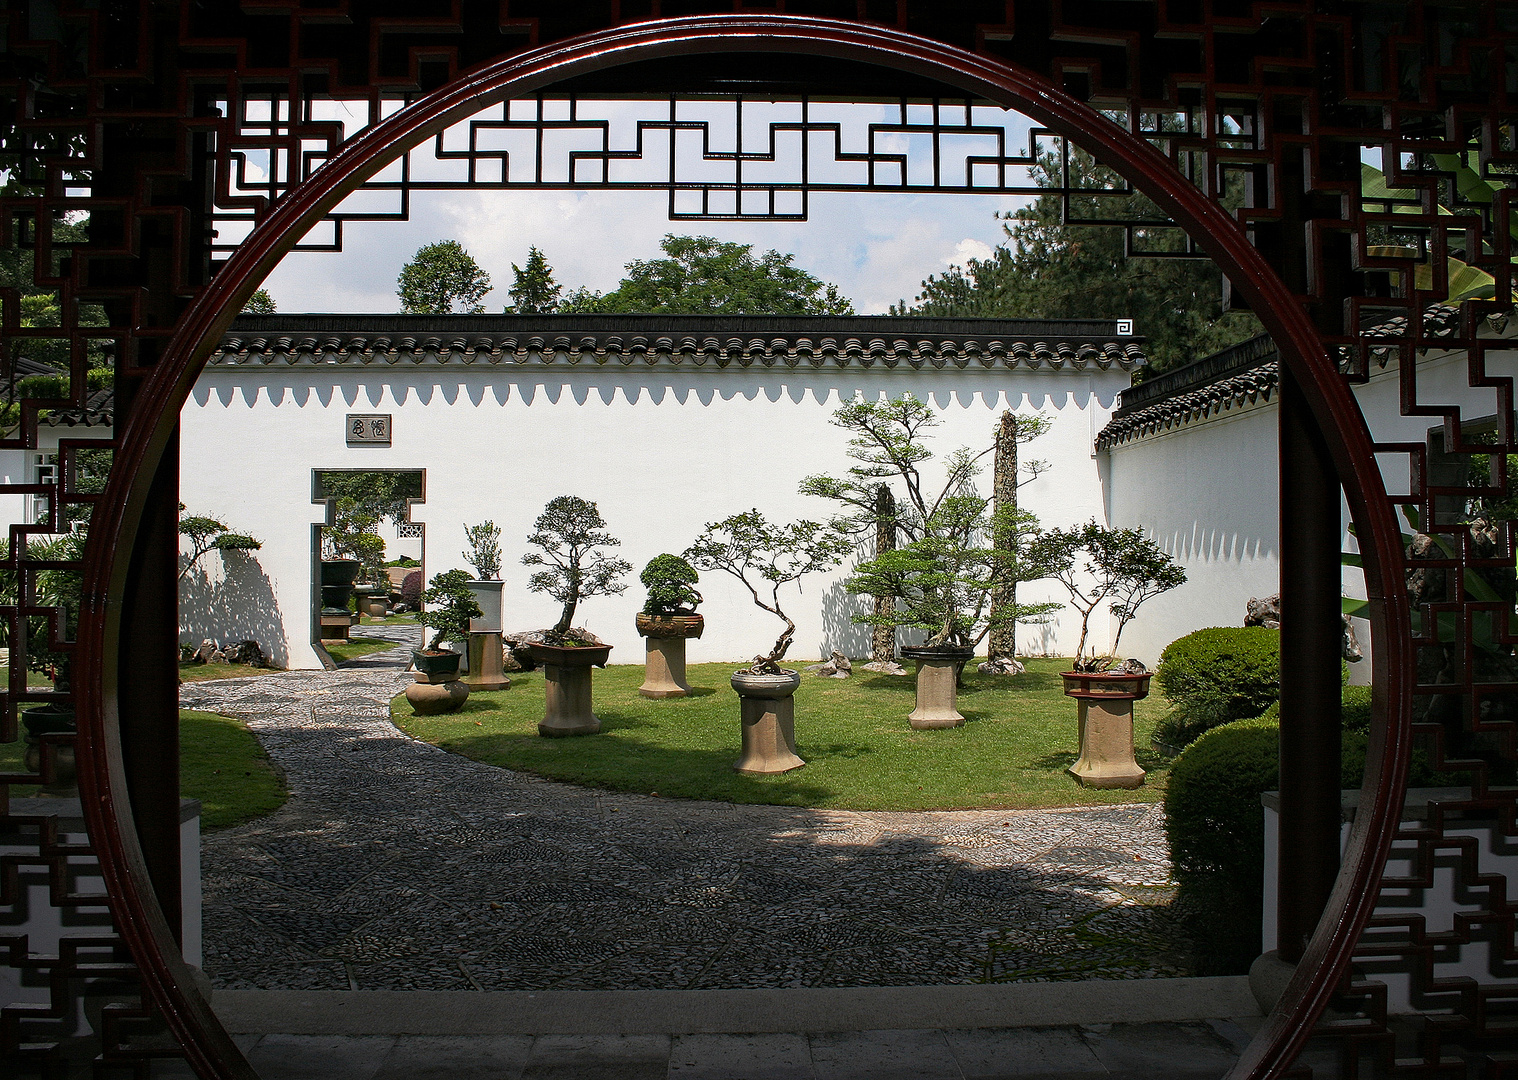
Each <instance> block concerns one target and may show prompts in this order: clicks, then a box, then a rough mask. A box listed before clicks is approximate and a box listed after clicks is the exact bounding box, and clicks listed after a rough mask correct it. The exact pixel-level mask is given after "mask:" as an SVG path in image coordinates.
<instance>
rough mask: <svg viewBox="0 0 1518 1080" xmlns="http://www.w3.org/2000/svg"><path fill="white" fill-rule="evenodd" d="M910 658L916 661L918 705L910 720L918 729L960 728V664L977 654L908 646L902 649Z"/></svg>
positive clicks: (965, 651) (963, 650) (902, 653)
mask: <svg viewBox="0 0 1518 1080" xmlns="http://www.w3.org/2000/svg"><path fill="white" fill-rule="evenodd" d="M901 655H902V656H903V657H904V658H906V659H908V660H915V661H917V708H916V709H914V710H912V714H911V715H910V716H908V717H907V721H908V722H909V723H910V724H911V725H912V727H913V728H915V729H916V730H918V731H931V730H933V729H935V728H951V727H959V726H961V725H962V724H964V722H965V718H964V717H963V716H961V715H960V713H959V709H958V708H957V707H956V706H957V704H958V699H959V694H958V691H957V689H956V683H957V682H958V681H959V666H960V665H961V664H963V663H965V662H966V661H967V660H969V659H970V658H971V657H972V656H974V655H975V654H974V652H973V651H972V650H970V649H954V648H928V647H926V646H919V647H908V648H905V649H902V650H901Z"/></svg>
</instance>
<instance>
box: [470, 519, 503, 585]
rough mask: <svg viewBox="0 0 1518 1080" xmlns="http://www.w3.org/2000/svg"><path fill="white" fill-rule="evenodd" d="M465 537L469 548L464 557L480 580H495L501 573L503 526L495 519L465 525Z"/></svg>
mask: <svg viewBox="0 0 1518 1080" xmlns="http://www.w3.org/2000/svg"><path fill="white" fill-rule="evenodd" d="M464 539H465V540H466V541H467V542H468V544H469V550H468V551H466V552H464V553H463V555H464V559H465V561H466V562H468V563H469V565H470V566H473V567H474V572H475V573H476V574H478V575H479V579H478V580H480V581H495V580H497V578H498V577H499V576H500V573H501V527H500V526H499V525H497V524H496V523H495V522H493V521H485V522H481V523H480V524H478V525H465V526H464Z"/></svg>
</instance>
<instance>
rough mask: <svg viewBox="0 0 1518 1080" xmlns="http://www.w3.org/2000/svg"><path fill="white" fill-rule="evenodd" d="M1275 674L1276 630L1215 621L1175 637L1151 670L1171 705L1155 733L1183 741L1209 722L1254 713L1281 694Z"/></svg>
mask: <svg viewBox="0 0 1518 1080" xmlns="http://www.w3.org/2000/svg"><path fill="white" fill-rule="evenodd" d="M1280 678H1281V632H1280V631H1279V630H1267V629H1266V628H1265V627H1263V626H1214V627H1210V628H1209V629H1206V630H1196V631H1193V632H1192V633H1190V634H1187V635H1186V636H1185V637H1183V638H1177V639H1176V640H1175V641H1172V642H1171V643H1170V644H1169V645H1167V646H1166V647H1165V651H1164V653H1163V654H1161V656H1160V666H1159V670H1158V671H1157V672H1156V673H1155V681H1156V682H1157V683H1158V684H1159V688H1160V691H1161V692H1162V693H1163V694H1164V695H1165V696H1166V697H1167V698H1169V699H1170V700H1171V702H1172V703H1174V705H1175V709H1174V710H1173V711H1172V712H1171V713H1170V715H1169V716H1167V717H1166V718H1165V720H1164V721H1162V723H1161V725H1160V729H1159V730H1158V731H1157V732H1156V733H1155V735H1156V738H1158V739H1160V740H1161V741H1163V742H1168V743H1173V744H1176V745H1181V746H1184V745H1186V744H1187V743H1190V742H1191V741H1192V740H1194V739H1195V738H1196V737H1197V736H1199V735H1200V734H1202V732H1204V731H1207V730H1209V729H1211V728H1215V727H1218V726H1219V725H1222V724H1229V723H1232V722H1234V721H1235V720H1247V719H1249V718H1251V717H1255V716H1259V715H1260V714H1261V713H1263V712H1264V711H1265V710H1266V709H1268V708H1269V707H1270V705H1271V703H1272V702H1274V701H1275V700H1276V698H1278V697H1280V694H1281V688H1280Z"/></svg>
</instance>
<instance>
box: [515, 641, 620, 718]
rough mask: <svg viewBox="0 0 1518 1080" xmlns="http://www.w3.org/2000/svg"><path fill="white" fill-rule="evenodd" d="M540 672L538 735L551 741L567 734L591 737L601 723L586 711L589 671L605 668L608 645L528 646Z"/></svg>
mask: <svg viewBox="0 0 1518 1080" xmlns="http://www.w3.org/2000/svg"><path fill="white" fill-rule="evenodd" d="M528 649H529V651H530V652H531V653H532V658H533V660H535V661H536V662H537V663H538V665H539V666H540V667H542V669H543V698H544V705H545V708H544V712H543V720H542V722H541V723H539V724H538V734H539V735H543V736H546V737H548V738H551V739H556V738H561V737H564V736H567V735H594V734H595V733H596V732H598V731H600V730H601V721H600V720H599V719H597V718H596V714H595V713H593V712H591V709H590V670H591V668H593V667H605V666H606V658H607V657H608V656H609V655H610V654H611V646H610V645H567V646H566V645H545V644H543V643H542V642H540V641H534V642H532V644H531V645H529V646H528Z"/></svg>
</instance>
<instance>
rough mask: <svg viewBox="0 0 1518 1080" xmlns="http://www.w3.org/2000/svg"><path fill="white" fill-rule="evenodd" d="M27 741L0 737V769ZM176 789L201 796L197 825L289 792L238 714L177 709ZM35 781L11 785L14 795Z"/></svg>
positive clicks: (16, 763) (17, 764)
mask: <svg viewBox="0 0 1518 1080" xmlns="http://www.w3.org/2000/svg"><path fill="white" fill-rule="evenodd" d="M25 752H26V745H25V744H24V743H23V742H21V741H20V740H19V739H18V740H17V741H16V742H13V743H0V772H21V771H23V767H22V760H21V759H22V755H23V754H24V753H25ZM179 785H180V794H182V795H184V796H187V797H188V798H191V799H199V800H200V801H201V806H202V809H201V814H202V816H201V819H200V826H201V828H202V829H224V828H226V827H228V826H230V825H237V824H240V823H242V822H244V821H248V820H251V819H252V818H256V817H262V816H263V815H264V814H269V813H273V812H274V811H275V810H278V809H279V808H280V807H281V806H283V805H284V803H285V800H286V799H287V798H289V796H290V793H289V792H288V791H287V790H285V784H284V781H283V780H282V779H281V778H280V775H279V773H278V771H277V770H276V769H275V768H274V766H273V765H272V764H270V762H269V757H268V755H267V754H265V753H264V751H263V747H261V746H259V745H258V740H257V739H255V738H254V737H253V733H252V732H251V731H249V730H248V728H247V725H246V724H244V723H243V722H242V721H241V720H236V719H233V718H232V717H229V716H217V715H216V714H215V713H207V712H195V711H194V710H191V709H181V710H180V712H179ZM36 793H37V789H36V788H34V787H14V788H12V789H11V794H13V795H15V796H17V797H18V798H26V797H27V796H30V795H35V794H36Z"/></svg>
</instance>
